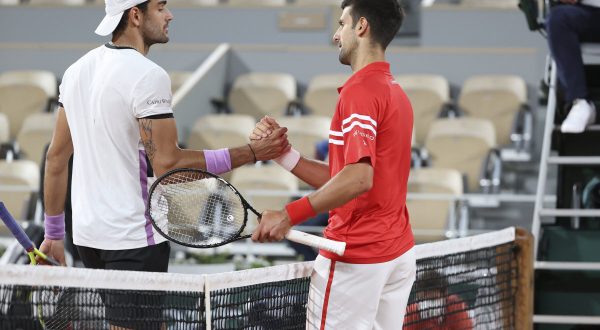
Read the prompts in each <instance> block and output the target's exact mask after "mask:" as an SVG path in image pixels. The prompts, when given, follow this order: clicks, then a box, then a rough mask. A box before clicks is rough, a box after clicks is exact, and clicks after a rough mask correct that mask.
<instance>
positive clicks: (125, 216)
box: [59, 44, 173, 250]
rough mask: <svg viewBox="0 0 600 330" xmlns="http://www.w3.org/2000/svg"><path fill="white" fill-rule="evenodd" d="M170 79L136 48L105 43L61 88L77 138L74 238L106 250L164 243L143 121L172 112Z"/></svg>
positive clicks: (76, 66)
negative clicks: (152, 200) (149, 210)
mask: <svg viewBox="0 0 600 330" xmlns="http://www.w3.org/2000/svg"><path fill="white" fill-rule="evenodd" d="M171 98H172V95H171V80H170V79H169V76H168V75H167V73H166V72H165V70H163V69H162V68H161V67H159V66H158V65H157V64H155V63H154V62H152V61H150V60H149V59H147V58H146V57H144V56H143V55H142V54H140V53H139V52H137V51H136V50H134V49H131V48H118V47H115V46H113V45H110V44H106V45H103V46H101V47H98V48H96V49H94V50H91V51H90V52H89V53H87V54H86V55H84V56H83V57H82V58H80V59H79V60H78V61H77V62H75V63H74V64H73V65H71V66H70V67H69V68H68V69H67V71H66V72H65V74H64V76H63V80H62V83H61V85H60V97H59V102H60V103H61V104H62V105H63V107H64V108H65V111H66V115H67V121H68V123H69V129H70V131H71V137H72V140H73V148H74V153H73V154H74V157H73V180H72V187H71V201H72V206H73V242H74V243H75V244H76V245H80V246H86V247H91V248H96V249H103V250H122V249H134V248H140V247H145V246H149V245H154V244H158V243H161V242H164V241H165V239H164V238H163V237H162V236H161V235H160V234H158V233H157V232H156V231H155V230H154V228H153V227H152V224H151V222H150V218H149V216H148V215H146V212H145V211H146V207H145V205H146V200H147V197H148V177H147V162H146V154H145V151H144V147H143V144H142V143H141V138H140V128H139V124H138V118H144V117H148V116H153V115H160V114H172V113H173V111H172V110H171Z"/></svg>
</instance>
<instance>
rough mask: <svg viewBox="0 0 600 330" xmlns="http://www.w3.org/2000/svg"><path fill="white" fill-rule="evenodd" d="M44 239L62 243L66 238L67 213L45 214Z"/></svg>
mask: <svg viewBox="0 0 600 330" xmlns="http://www.w3.org/2000/svg"><path fill="white" fill-rule="evenodd" d="M44 238H45V239H48V240H52V241H60V240H63V239H64V238H65V213H64V212H63V213H61V214H58V215H47V214H45V213H44Z"/></svg>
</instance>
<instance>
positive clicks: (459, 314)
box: [445, 295, 473, 330]
mask: <svg viewBox="0 0 600 330" xmlns="http://www.w3.org/2000/svg"><path fill="white" fill-rule="evenodd" d="M446 303H447V304H448V307H447V315H448V316H447V317H446V320H445V324H446V326H447V328H448V329H452V330H459V329H460V330H471V329H473V321H472V320H471V317H470V316H469V310H468V308H467V304H465V303H464V301H462V300H461V299H460V298H459V297H458V296H456V295H452V296H450V297H448V300H447V302H446Z"/></svg>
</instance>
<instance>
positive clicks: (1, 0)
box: [0, 0, 21, 6]
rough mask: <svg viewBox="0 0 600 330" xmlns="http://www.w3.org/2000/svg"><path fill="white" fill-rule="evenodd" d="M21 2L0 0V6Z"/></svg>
mask: <svg viewBox="0 0 600 330" xmlns="http://www.w3.org/2000/svg"><path fill="white" fill-rule="evenodd" d="M20 3H21V0H0V6H4V5H5V6H16V5H18V4H20Z"/></svg>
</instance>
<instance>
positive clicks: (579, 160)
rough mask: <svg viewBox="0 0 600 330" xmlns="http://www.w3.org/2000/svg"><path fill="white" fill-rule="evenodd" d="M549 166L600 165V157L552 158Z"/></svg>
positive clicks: (549, 158)
mask: <svg viewBox="0 0 600 330" xmlns="http://www.w3.org/2000/svg"><path fill="white" fill-rule="evenodd" d="M548 164H557V165H600V157H597V156H587V157H586V156H551V157H548Z"/></svg>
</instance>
